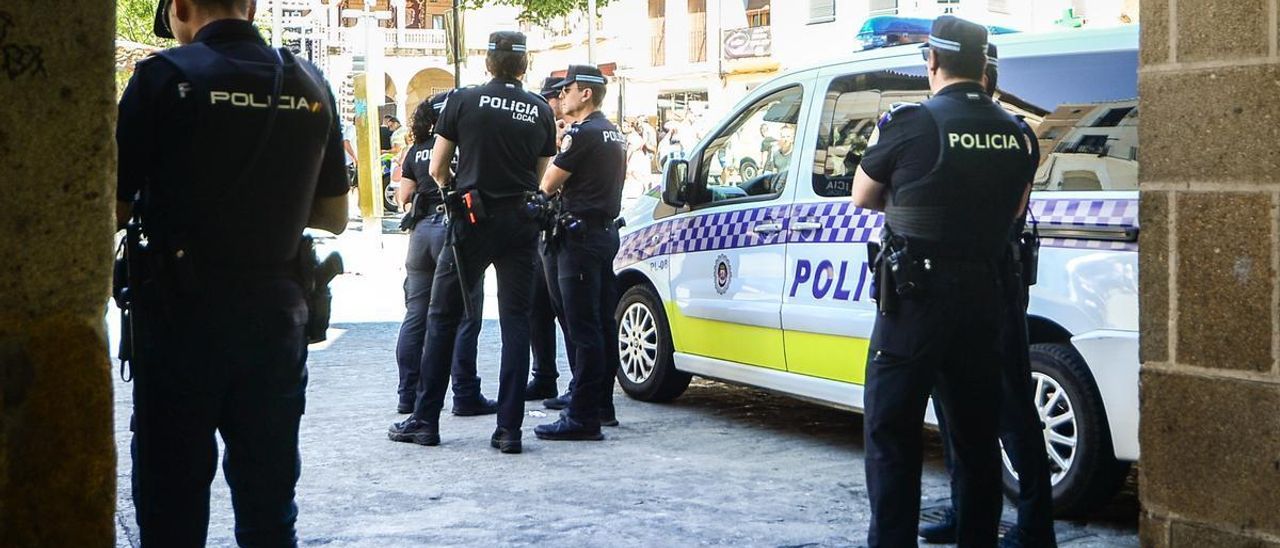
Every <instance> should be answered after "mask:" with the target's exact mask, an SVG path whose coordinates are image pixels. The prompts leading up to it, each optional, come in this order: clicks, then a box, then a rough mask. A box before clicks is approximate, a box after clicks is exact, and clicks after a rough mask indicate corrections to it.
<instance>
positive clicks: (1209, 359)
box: [1174, 192, 1276, 371]
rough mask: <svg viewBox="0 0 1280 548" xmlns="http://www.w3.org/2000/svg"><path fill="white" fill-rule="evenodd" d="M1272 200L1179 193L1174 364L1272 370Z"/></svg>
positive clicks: (1267, 196) (1245, 194) (1268, 197)
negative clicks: (1176, 358)
mask: <svg viewBox="0 0 1280 548" xmlns="http://www.w3.org/2000/svg"><path fill="white" fill-rule="evenodd" d="M1271 198H1272V195H1271V193H1264V192H1180V193H1178V194H1177V208H1178V214H1177V217H1178V221H1177V225H1178V226H1177V227H1176V229H1175V230H1176V235H1175V236H1174V237H1175V238H1177V242H1178V258H1177V262H1178V286H1177V288H1176V291H1177V292H1178V340H1177V341H1176V344H1177V348H1178V353H1177V356H1178V362H1179V363H1185V364H1190V365H1198V366H1202V367H1213V368H1220V369H1240V370H1250V371H1271V368H1272V363H1273V360H1272V356H1271V334H1272V331H1271V328H1272V321H1273V313H1272V310H1271V293H1272V291H1271V289H1272V281H1271V280H1272V277H1273V276H1274V275H1275V273H1274V272H1272V269H1271V253H1272V251H1273V248H1274V244H1273V242H1274V241H1275V237H1276V235H1274V234H1272V233H1271Z"/></svg>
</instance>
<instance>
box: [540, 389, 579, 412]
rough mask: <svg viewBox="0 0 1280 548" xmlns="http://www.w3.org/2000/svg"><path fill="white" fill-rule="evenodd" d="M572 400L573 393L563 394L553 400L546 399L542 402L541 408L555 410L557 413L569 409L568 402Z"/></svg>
mask: <svg viewBox="0 0 1280 548" xmlns="http://www.w3.org/2000/svg"><path fill="white" fill-rule="evenodd" d="M572 399H573V392H565V393H564V395H563V396H558V397H555V398H547V399H545V400H542V406H543V407H546V408H547V409H555V410H557V411H559V410H561V409H565V408H568V407H569V400H572Z"/></svg>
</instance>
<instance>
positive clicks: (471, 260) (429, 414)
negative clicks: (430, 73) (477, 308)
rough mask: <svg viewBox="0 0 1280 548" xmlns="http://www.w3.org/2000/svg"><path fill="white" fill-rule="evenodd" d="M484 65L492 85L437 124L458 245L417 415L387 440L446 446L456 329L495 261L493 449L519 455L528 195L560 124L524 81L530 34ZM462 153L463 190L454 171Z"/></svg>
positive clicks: (449, 108)
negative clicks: (497, 352)
mask: <svg viewBox="0 0 1280 548" xmlns="http://www.w3.org/2000/svg"><path fill="white" fill-rule="evenodd" d="M486 66H487V68H488V70H489V73H490V74H492V75H493V80H490V81H489V83H487V84H484V85H481V86H476V87H473V88H466V89H461V90H458V91H455V92H454V93H453V95H451V96H450V97H449V100H448V101H446V102H445V107H444V111H443V112H441V114H440V120H439V121H437V122H436V143H435V147H434V149H433V152H432V158H431V176H432V177H433V178H434V179H435V180H436V183H437V184H438V185H440V186H441V187H442V188H449V189H451V190H450V192H452V194H451V195H450V197H449V198H447V203H446V206H447V208H449V209H450V210H451V211H450V222H451V226H450V229H451V231H452V235H451V237H452V238H454V241H453V242H452V245H451V249H450V252H447V253H444V254H442V255H441V260H440V263H439V265H438V267H437V268H436V277H435V282H434V283H433V285H432V288H431V306H430V310H429V312H428V313H427V322H428V324H427V346H426V352H425V355H424V356H423V360H422V379H421V381H420V383H421V387H420V394H419V396H418V401H417V402H416V404H415V406H414V411H413V415H412V416H410V417H409V418H408V419H406V420H405V421H403V422H399V423H396V424H394V425H392V426H391V429H390V432H389V433H388V436H389V437H390V438H391V440H393V441H402V442H413V443H419V444H422V445H437V444H439V443H440V434H439V416H440V409H441V407H443V403H444V392H445V388H446V385H447V383H448V379H449V364H450V361H451V358H452V356H453V350H454V341H455V340H456V338H457V332H458V322H459V321H460V320H461V319H462V316H463V314H464V312H465V310H466V308H467V306H466V303H464V300H463V295H470V293H471V291H472V288H474V287H475V285H476V284H477V283H478V282H479V280H480V275H481V273H483V272H484V270H485V268H487V267H488V266H489V265H491V264H492V265H493V266H494V267H495V269H496V270H497V274H498V314H499V324H500V325H501V328H502V367H501V373H500V379H499V385H498V427H497V429H496V430H495V431H494V433H493V436H492V438H491V439H490V444H491V445H492V446H493V447H495V448H497V449H499V450H501V451H502V452H504V453H519V452H520V451H521V441H520V426H521V424H522V422H523V420H524V389H525V383H526V382H527V380H528V378H529V305H530V303H531V302H532V300H533V280H534V274H533V267H534V257H533V256H534V254H535V253H537V241H538V227H537V225H536V224H534V222H533V221H532V220H531V219H529V218H528V217H527V216H526V215H525V214H524V205H525V198H526V193H530V192H535V191H536V190H537V184H538V181H539V179H541V177H542V173H543V172H544V171H546V166H547V164H548V163H549V162H550V160H551V156H554V155H555V119H554V116H553V115H552V112H551V107H549V106H547V103H546V101H544V100H543V99H542V98H541V97H539V96H538V95H537V94H534V93H530V92H528V91H526V90H525V89H524V88H523V87H522V86H521V84H520V78H522V77H523V76H524V73H525V69H526V67H527V66H528V58H527V56H526V54H525V36H524V35H523V34H521V33H519V32H508V31H503V32H495V33H493V34H491V35H489V53H488V57H487V59H486ZM455 151H456V152H457V158H458V173H457V180H456V183H455V181H454V177H453V174H452V173H450V170H449V163H450V162H451V161H452V160H453V158H454V154H455ZM464 291H465V293H462V292H464ZM468 298H469V297H468Z"/></svg>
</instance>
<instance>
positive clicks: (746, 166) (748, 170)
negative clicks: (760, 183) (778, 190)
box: [738, 158, 760, 181]
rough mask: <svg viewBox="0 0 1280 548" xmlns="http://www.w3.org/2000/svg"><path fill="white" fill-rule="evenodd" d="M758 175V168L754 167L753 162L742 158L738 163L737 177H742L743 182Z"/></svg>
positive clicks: (754, 163)
mask: <svg viewBox="0 0 1280 548" xmlns="http://www.w3.org/2000/svg"><path fill="white" fill-rule="evenodd" d="M759 174H760V166H758V165H756V162H755V160H752V159H751V158H743V159H742V161H741V162H739V163H738V175H739V176H741V177H742V180H743V181H750V180H751V179H753V178H755V176H756V175H759Z"/></svg>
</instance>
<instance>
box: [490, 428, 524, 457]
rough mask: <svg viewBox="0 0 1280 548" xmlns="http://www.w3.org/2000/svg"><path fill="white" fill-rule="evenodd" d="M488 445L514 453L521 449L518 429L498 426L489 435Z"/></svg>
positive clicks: (504, 451)
mask: <svg viewBox="0 0 1280 548" xmlns="http://www.w3.org/2000/svg"><path fill="white" fill-rule="evenodd" d="M489 446H490V447H493V448H494V449H497V450H499V451H502V452H503V453H510V454H515V453H519V452H521V451H522V450H523V448H522V447H521V446H520V429H518V428H517V429H515V430H511V429H510V428H503V427H501V426H499V427H498V429H497V430H494V431H493V436H490V437H489Z"/></svg>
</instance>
